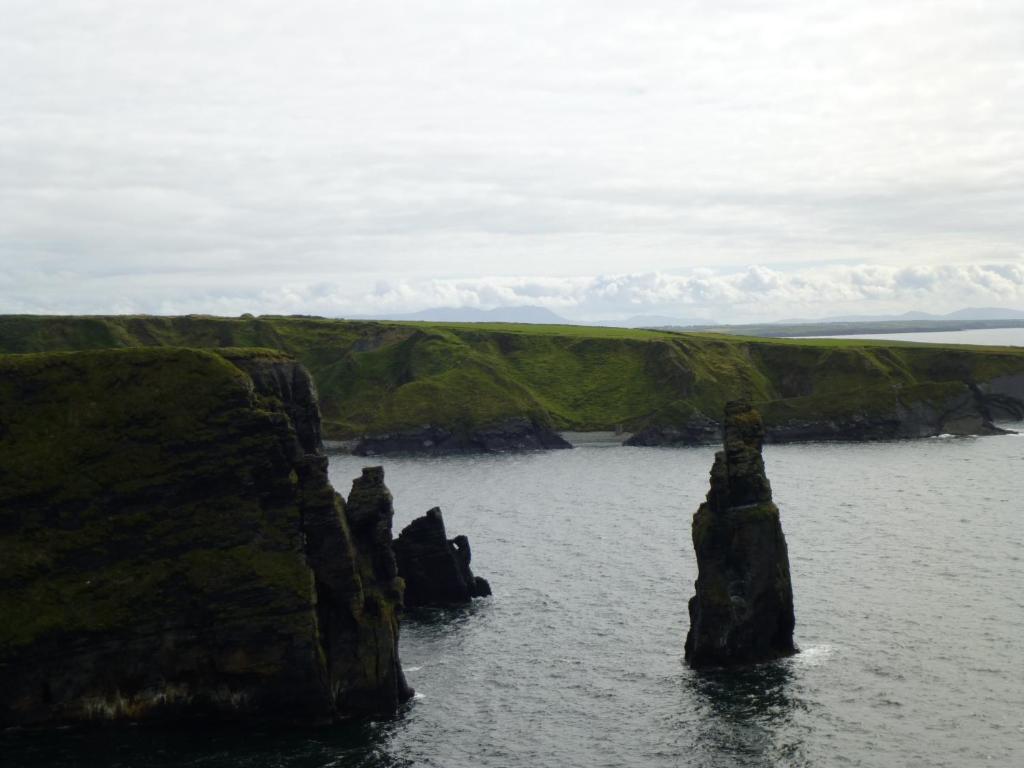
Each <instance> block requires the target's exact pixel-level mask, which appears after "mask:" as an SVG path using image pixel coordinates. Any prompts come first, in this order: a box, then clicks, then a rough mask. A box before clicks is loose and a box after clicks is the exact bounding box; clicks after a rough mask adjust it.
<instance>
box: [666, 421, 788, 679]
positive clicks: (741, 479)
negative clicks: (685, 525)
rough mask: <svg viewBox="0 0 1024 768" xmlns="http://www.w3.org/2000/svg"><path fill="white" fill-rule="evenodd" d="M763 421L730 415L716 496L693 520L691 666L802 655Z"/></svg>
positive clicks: (715, 474) (714, 474)
mask: <svg viewBox="0 0 1024 768" xmlns="http://www.w3.org/2000/svg"><path fill="white" fill-rule="evenodd" d="M763 442H764V426H763V424H762V421H761V416H760V415H759V414H758V412H757V411H755V410H754V409H753V408H751V407H750V405H749V404H747V403H745V402H731V403H729V404H728V405H726V408H725V449H724V450H722V451H719V452H718V453H717V454H715V463H714V465H713V467H712V469H711V490H709V491H708V495H707V500H706V501H705V502H704V503H703V504H701V506H700V509H698V510H697V513H696V514H695V515H694V516H693V528H692V533H693V547H694V550H695V551H696V554H697V581H696V583H695V587H696V594H695V595H694V596H693V597H692V598H690V603H689V612H690V630H689V632H688V633H687V636H686V661H687V663H689V664H690V666H692V667H708V666H728V665H735V664H749V663H753V662H758V661H764V660H768V659H773V658H778V657H780V656H786V655H788V654H792V653H795V652H796V647H795V646H794V645H793V627H794V615H793V590H792V586H791V584H790V576H789V555H788V553H787V550H786V539H785V537H784V536H783V534H782V525H781V523H780V522H779V510H778V508H777V507H776V506H775V504H774V503H773V502H772V491H771V485H770V484H769V482H768V478H767V477H766V476H765V471H764V461H763V460H762V458H761V446H762V444H763Z"/></svg>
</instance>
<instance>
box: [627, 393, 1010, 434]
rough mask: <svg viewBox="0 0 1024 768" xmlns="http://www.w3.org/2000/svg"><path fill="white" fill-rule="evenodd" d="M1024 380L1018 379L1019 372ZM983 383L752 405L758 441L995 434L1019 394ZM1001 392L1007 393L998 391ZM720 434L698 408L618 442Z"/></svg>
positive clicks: (716, 424)
mask: <svg viewBox="0 0 1024 768" xmlns="http://www.w3.org/2000/svg"><path fill="white" fill-rule="evenodd" d="M1021 378H1024V377H1021ZM1015 381H1016V380H1015V378H1014V377H1006V380H1005V381H1002V380H996V381H995V382H992V383H990V384H987V385H985V387H984V388H982V387H980V386H978V385H976V384H973V383H965V382H955V381H954V382H940V383H929V384H923V385H910V386H882V387H872V388H866V389H863V390H857V391H854V392H844V393H828V394H825V395H808V396H803V397H791V398H784V399H778V400H770V401H767V402H763V403H758V404H757V405H758V408H759V409H760V410H761V412H762V414H763V418H764V425H765V441H766V442H769V443H797V442H810V441H823V442H836V441H853V442H864V441H871V440H902V439H913V438H921V437H936V436H938V435H961V436H964V435H1000V434H1005V433H1006V430H1004V429H1001V428H999V427H997V426H996V425H995V423H994V420H995V418H997V417H998V418H1011V419H1013V418H1016V419H1019V418H1024V399H1020V398H1021V397H1024V395H1021V394H1019V393H1018V392H1017V389H1014V388H1013V387H1012V385H1011V386H1008V385H1007V382H1015ZM1003 390H1008V391H1009V392H1010V393H1013V394H1009V393H1007V394H1004V391H1003ZM721 439H722V423H721V422H719V421H715V420H713V419H709V418H708V417H706V416H703V415H701V414H696V415H692V416H689V417H688V418H687V419H685V420H681V421H680V422H678V423H676V424H675V425H670V426H660V427H647V428H645V429H643V430H640V431H639V432H637V433H636V434H634V435H632V436H630V437H629V438H628V439H627V440H626V441H625V443H624V444H625V445H630V446H656V445H703V444H710V443H715V442H718V441H720V440H721Z"/></svg>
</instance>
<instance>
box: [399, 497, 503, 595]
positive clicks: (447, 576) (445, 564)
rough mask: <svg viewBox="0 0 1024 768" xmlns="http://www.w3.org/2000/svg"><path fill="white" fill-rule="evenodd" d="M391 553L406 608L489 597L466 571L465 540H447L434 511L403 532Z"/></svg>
mask: <svg viewBox="0 0 1024 768" xmlns="http://www.w3.org/2000/svg"><path fill="white" fill-rule="evenodd" d="M394 549H395V556H396V558H397V559H398V573H399V575H400V576H401V577H402V578H403V579H404V580H405V605H406V606H407V607H410V608H412V607H417V606H424V605H451V604H454V603H467V602H469V600H470V598H473V597H486V596H487V595H489V594H491V585H490V584H488V583H487V580H486V579H483V578H481V577H479V576H474V575H473V571H472V570H470V567H469V563H470V560H471V559H472V555H471V553H470V549H469V539H467V538H466V537H465V536H456V537H455V538H454V539H450V540H449V539H448V534H447V533H446V532H445V528H444V519H443V518H442V517H441V510H440V509H438V508H437V507H434V508H433V509H431V510H430V511H428V512H427V513H426V514H425V515H423V517H418V518H416V519H415V520H413V521H412V522H411V523H409V525H407V526H406V527H405V528H403V529H402V532H401V533H400V534H398V538H397V539H395V544H394Z"/></svg>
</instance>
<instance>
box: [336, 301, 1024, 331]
mask: <svg viewBox="0 0 1024 768" xmlns="http://www.w3.org/2000/svg"><path fill="white" fill-rule="evenodd" d="M353 319H362V320H402V321H405V320H419V321H424V322H434V323H537V324H541V325H596V326H606V327H617V328H712V327H717V326H719V325H721V324H720V323H716V322H715V321H713V320H707V319H702V318H682V317H670V316H666V315H633V316H632V317H628V318H626V319H625V320H597V321H589V320H570V319H569V318H566V317H563V316H561V315H559V314H557V313H555V312H552V311H551V310H550V309H546V308H544V307H537V306H525V307H496V308H495V309H475V308H472V307H433V308H431V309H423V310H420V311H419V312H404V313H391V314H382V315H372V316H370V315H361V316H354V317H353ZM998 320H1024V310H1019V309H1004V308H1000V307H967V308H965V309H958V310H956V311H955V312H949V313H947V314H944V315H936V314H932V313H930V312H916V311H915V312H904V313H903V314H899V315H836V316H833V317H822V318H817V319H810V318H791V319H788V320H776V321H773V322H770V323H759V324H758V325H786V326H790V325H815V326H820V325H825V324H829V323H886V322H905V323H906V322H933V321H945V322H951V321H959V322H974V321H986V322H991V321H998Z"/></svg>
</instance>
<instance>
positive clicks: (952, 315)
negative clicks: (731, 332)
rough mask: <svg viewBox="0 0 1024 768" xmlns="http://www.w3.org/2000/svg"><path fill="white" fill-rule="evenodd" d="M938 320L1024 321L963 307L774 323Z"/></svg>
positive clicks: (1017, 315)
mask: <svg viewBox="0 0 1024 768" xmlns="http://www.w3.org/2000/svg"><path fill="white" fill-rule="evenodd" d="M919 320H925V321H932V320H934V321H939V320H1024V310H1019V309H1006V308H1004V307H965V308H964V309H958V310H956V311H955V312H948V313H946V314H945V315H936V314H932V313H931V312H918V311H911V312H904V313H903V314H900V315H835V316H833V317H821V318H817V319H808V318H806V317H801V318H792V319H787V320H778V321H776V322H777V323H778V324H780V325H797V324H811V323H813V324H815V325H817V324H819V323H889V322H909V321H919Z"/></svg>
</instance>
